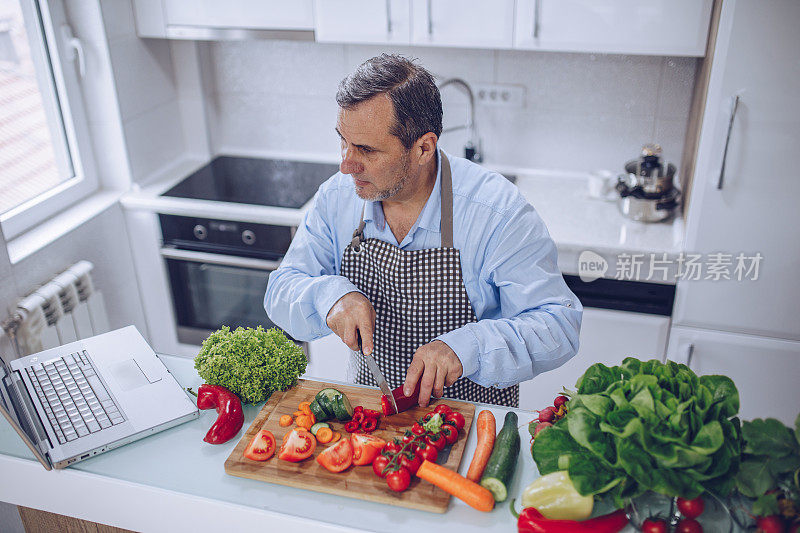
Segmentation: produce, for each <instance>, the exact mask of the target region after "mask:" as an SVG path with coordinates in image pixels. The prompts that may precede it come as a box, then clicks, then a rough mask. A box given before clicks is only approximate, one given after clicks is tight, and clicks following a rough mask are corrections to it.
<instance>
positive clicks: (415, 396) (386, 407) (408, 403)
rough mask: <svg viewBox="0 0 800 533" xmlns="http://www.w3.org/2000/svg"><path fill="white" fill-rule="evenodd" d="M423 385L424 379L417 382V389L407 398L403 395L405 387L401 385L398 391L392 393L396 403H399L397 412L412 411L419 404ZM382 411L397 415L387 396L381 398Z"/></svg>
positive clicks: (385, 413)
mask: <svg viewBox="0 0 800 533" xmlns="http://www.w3.org/2000/svg"><path fill="white" fill-rule="evenodd" d="M421 384H422V379H420V380H419V381H417V388H415V389H414V392H412V393H411V396H406V395H405V394H403V386H402V385H400V386H399V387H397V388H396V389H394V390H393V391H392V396H394V401H395V403H397V411H398V412H400V413H402V412H403V411H405V410H407V409H411V408H412V407H414V406H415V405H417V404H419V386H420V385H421ZM381 409H382V410H383V414H384V415H386V416H388V415H393V414H395V411H394V406H392V401H391V400H390V399H389V397H388V396H386V395H385V394H384V395H383V396H381Z"/></svg>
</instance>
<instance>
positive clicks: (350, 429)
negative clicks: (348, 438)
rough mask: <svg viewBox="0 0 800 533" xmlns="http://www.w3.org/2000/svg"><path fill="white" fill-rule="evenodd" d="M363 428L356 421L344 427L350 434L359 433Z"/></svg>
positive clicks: (351, 421)
mask: <svg viewBox="0 0 800 533" xmlns="http://www.w3.org/2000/svg"><path fill="white" fill-rule="evenodd" d="M360 427H361V424H360V423H359V422H357V421H355V420H350V421H349V422H348V423H347V424H345V425H344V430H345V431H346V432H348V433H352V432H354V431H358V429H359V428H360Z"/></svg>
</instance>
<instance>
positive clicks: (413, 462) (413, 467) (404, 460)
mask: <svg viewBox="0 0 800 533" xmlns="http://www.w3.org/2000/svg"><path fill="white" fill-rule="evenodd" d="M409 455H410V456H411V457H409ZM421 465H422V459H420V458H419V456H418V455H417V454H415V453H411V454H405V453H404V454H403V455H401V456H400V466H403V467H405V468H407V469H408V471H409V473H411V474H416V473H417V470H419V467H420V466H421Z"/></svg>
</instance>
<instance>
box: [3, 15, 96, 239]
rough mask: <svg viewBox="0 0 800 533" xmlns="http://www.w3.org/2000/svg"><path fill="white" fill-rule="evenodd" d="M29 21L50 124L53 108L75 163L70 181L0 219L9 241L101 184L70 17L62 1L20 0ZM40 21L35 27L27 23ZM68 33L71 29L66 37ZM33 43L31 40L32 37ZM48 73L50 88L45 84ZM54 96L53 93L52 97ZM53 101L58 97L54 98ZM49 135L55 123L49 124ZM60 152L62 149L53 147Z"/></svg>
mask: <svg viewBox="0 0 800 533" xmlns="http://www.w3.org/2000/svg"><path fill="white" fill-rule="evenodd" d="M19 2H20V6H21V8H22V12H23V18H25V27H26V31H28V32H30V31H32V30H33V29H35V30H36V34H37V36H38V37H39V38H40V39H41V43H40V44H41V46H38V47H36V48H35V49H32V50H31V53H32V54H37V55H39V56H40V58H39V59H40V60H41V59H44V60H45V61H47V63H49V65H50V69H49V72H48V73H45V72H42V69H41V68H37V80H39V82H40V90H41V92H42V97H43V99H45V98H49V99H50V101H49V102H43V105H44V106H45V113H46V115H47V118H48V122H50V121H52V109H50V110H48V109H47V108H48V106H51V108H52V107H55V110H56V111H58V112H60V114H61V123H62V124H63V130H64V137H65V139H66V148H67V151H68V156H69V157H70V158H71V160H72V170H73V176H72V178H70V179H68V180H66V181H64V182H63V183H60V184H59V185H57V186H55V187H53V188H51V189H49V190H47V191H45V192H44V193H42V194H40V195H38V196H36V197H34V198H32V199H30V200H28V201H26V202H24V203H22V204H20V205H19V206H17V207H14V208H13V209H10V210H9V211H7V212H6V213H3V214H2V215H0V225H1V226H2V229H3V234H4V236H5V238H6V240H11V239H14V238H15V237H18V236H20V235H22V234H23V233H25V232H26V231H28V230H30V229H33V228H34V227H35V226H37V225H39V224H41V223H42V222H43V221H45V220H48V219H50V218H52V217H53V216H56V215H58V214H59V213H60V212H62V211H64V210H66V209H67V208H69V207H70V206H72V205H73V204H75V203H77V202H78V201H80V200H82V199H84V198H86V197H88V196H89V195H91V194H93V193H94V192H96V191H97V190H98V189H99V179H98V176H97V171H96V168H95V163H94V154H93V151H92V141H91V136H90V134H89V125H88V119H87V115H86V112H85V108H84V104H83V91H82V88H81V79H80V77H79V73H78V68H77V54H76V52H75V50H74V49H73V48H72V46H71V45H70V44H69V43H68V42H67V35H65V33H69V34H71V33H72V32H71V30H69V28H70V26H69V22H68V20H67V17H66V10H65V6H64V0H19ZM29 21H36V23H37V24H36V27H32V26H33V25H32V24H31V23H29ZM65 30H69V31H68V32H65ZM29 39H30V35H29ZM45 74H47V75H48V76H49V77H50V79H49V80H48V81H49V86H48V87H42V86H41V81H42V80H43V78H44V79H46V78H45ZM53 93H54V94H53ZM53 97H55V98H53ZM49 126H50V128H51V131H52V129H53V124H52V123H49ZM55 150H56V152H57V153H58V152H59V151H60V149H59V148H58V147H56V148H55Z"/></svg>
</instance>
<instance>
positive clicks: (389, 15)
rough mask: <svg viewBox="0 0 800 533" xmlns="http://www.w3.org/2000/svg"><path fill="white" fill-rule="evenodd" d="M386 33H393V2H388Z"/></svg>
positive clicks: (388, 0) (387, 0)
mask: <svg viewBox="0 0 800 533" xmlns="http://www.w3.org/2000/svg"><path fill="white" fill-rule="evenodd" d="M386 31H387V33H389V34H391V33H392V0H386Z"/></svg>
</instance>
